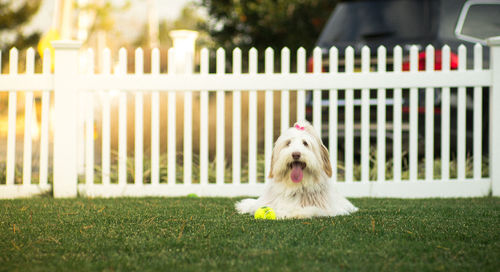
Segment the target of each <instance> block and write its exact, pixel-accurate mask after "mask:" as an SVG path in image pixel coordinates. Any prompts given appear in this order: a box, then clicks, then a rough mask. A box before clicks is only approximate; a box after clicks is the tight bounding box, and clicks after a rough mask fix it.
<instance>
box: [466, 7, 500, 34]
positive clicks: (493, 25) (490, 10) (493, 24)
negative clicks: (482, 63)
mask: <svg viewBox="0 0 500 272" xmlns="http://www.w3.org/2000/svg"><path fill="white" fill-rule="evenodd" d="M464 12H466V13H465V15H462V20H463V21H462V22H460V23H459V26H458V29H457V30H458V33H457V34H458V35H459V36H465V38H473V39H477V40H482V41H484V40H486V39H487V38H489V37H494V36H500V4H474V5H470V6H469V8H468V9H467V10H465V11H464Z"/></svg>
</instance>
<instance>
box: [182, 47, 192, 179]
mask: <svg viewBox="0 0 500 272" xmlns="http://www.w3.org/2000/svg"><path fill="white" fill-rule="evenodd" d="M193 57H194V56H192V54H191V53H189V52H186V56H185V58H184V59H185V62H186V66H185V73H186V74H192V73H193ZM183 164H184V169H183V172H184V184H186V185H188V184H191V179H192V171H193V169H192V168H193V92H192V91H186V92H184V154H183Z"/></svg>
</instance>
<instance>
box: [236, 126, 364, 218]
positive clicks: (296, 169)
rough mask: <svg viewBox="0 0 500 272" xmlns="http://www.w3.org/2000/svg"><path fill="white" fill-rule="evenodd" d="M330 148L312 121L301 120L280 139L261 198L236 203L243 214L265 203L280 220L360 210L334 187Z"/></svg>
mask: <svg viewBox="0 0 500 272" xmlns="http://www.w3.org/2000/svg"><path fill="white" fill-rule="evenodd" d="M331 176H332V166H331V163H330V159H329V154H328V150H327V149H326V147H325V146H324V145H323V143H322V141H321V138H320V137H319V135H318V134H317V133H316V131H315V130H314V128H313V127H312V126H311V124H309V123H308V122H299V123H295V125H294V126H293V127H291V128H289V129H288V130H286V131H285V133H283V135H281V136H280V137H279V138H278V140H277V141H276V143H275V145H274V149H273V154H272V158H271V168H270V173H269V178H271V179H272V180H271V181H270V182H269V184H267V186H266V190H265V192H264V194H263V195H262V196H261V197H259V198H258V199H244V200H242V201H240V202H238V203H236V209H237V210H238V212H239V213H248V214H254V213H255V211H256V210H257V209H258V208H259V207H262V206H268V207H271V208H273V209H274V211H275V213H276V217H277V218H278V219H283V218H309V217H315V216H336V215H347V214H350V213H352V212H355V211H357V210H358V208H356V207H354V206H353V205H352V204H351V202H349V200H347V199H346V198H345V197H343V196H341V195H340V194H339V193H338V192H337V191H336V190H335V188H334V187H333V184H332V182H331V181H329V179H328V178H329V177H331Z"/></svg>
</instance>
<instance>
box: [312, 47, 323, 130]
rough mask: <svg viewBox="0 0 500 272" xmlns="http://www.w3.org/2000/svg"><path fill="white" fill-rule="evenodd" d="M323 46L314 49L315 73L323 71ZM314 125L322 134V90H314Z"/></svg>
mask: <svg viewBox="0 0 500 272" xmlns="http://www.w3.org/2000/svg"><path fill="white" fill-rule="evenodd" d="M321 57H322V56H321V48H319V47H316V48H314V50H313V73H315V74H320V73H321V72H322V60H321ZM313 126H314V128H315V129H316V132H317V133H318V134H319V135H321V130H322V129H321V90H317V89H316V90H314V91H313Z"/></svg>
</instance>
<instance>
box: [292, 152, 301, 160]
mask: <svg viewBox="0 0 500 272" xmlns="http://www.w3.org/2000/svg"><path fill="white" fill-rule="evenodd" d="M292 158H293V159H294V160H298V159H300V152H293V153H292Z"/></svg>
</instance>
